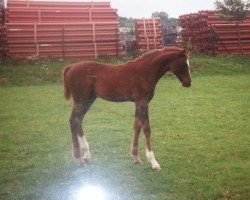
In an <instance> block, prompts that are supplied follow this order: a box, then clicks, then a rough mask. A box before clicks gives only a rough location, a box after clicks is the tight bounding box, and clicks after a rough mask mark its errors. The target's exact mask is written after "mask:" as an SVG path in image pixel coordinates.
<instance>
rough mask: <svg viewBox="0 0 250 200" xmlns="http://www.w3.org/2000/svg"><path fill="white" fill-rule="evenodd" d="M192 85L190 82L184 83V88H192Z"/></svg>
mask: <svg viewBox="0 0 250 200" xmlns="http://www.w3.org/2000/svg"><path fill="white" fill-rule="evenodd" d="M191 85H192V83H191V82H190V83H182V86H183V87H190V86H191Z"/></svg>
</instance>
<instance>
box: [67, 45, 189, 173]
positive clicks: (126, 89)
mask: <svg viewBox="0 0 250 200" xmlns="http://www.w3.org/2000/svg"><path fill="white" fill-rule="evenodd" d="M188 57H189V53H188V51H186V50H185V49H182V48H179V47H165V48H162V49H156V50H152V51H150V52H147V53H145V54H143V55H142V56H141V57H139V58H136V59H134V60H132V61H128V62H127V63H124V64H119V65H111V64H103V63H99V62H94V61H82V62H78V63H74V64H71V65H69V66H66V67H65V68H64V69H63V72H62V77H63V83H64V97H65V99H66V100H70V99H72V100H73V109H72V113H71V117H70V120H69V122H70V128H71V133H72V151H73V156H74V157H75V158H76V159H77V161H78V162H79V164H80V165H83V166H84V165H86V164H88V163H89V161H90V160H91V156H90V152H89V145H88V142H87V139H86V136H85V133H84V131H83V129H82V121H83V117H84V116H85V114H86V113H87V111H88V110H89V108H90V106H91V105H92V103H93V102H94V101H95V100H96V98H102V99H104V100H107V101H112V102H124V101H132V102H134V103H135V119H134V133H133V141H132V145H131V153H132V156H133V162H134V163H135V164H139V163H141V159H140V157H139V154H138V140H139V134H140V132H141V130H143V132H144V135H145V139H146V157H147V159H148V161H149V162H150V163H151V166H152V169H154V170H160V169H161V168H160V165H159V163H158V162H157V161H156V159H155V156H154V153H153V150H152V145H151V129H150V123H149V116H148V105H149V102H150V101H151V100H152V98H153V97H154V91H155V87H156V84H157V82H158V81H159V80H160V78H161V77H162V76H163V75H164V74H165V73H166V72H167V71H170V72H172V73H173V74H174V75H175V76H176V77H177V78H178V79H179V81H180V82H181V83H182V86H184V87H190V86H191V76H190V70H189V61H188Z"/></svg>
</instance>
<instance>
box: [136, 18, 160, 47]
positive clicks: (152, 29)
mask: <svg viewBox="0 0 250 200" xmlns="http://www.w3.org/2000/svg"><path fill="white" fill-rule="evenodd" d="M135 35H136V40H137V43H138V47H139V49H141V50H147V51H149V50H151V49H159V48H162V33H161V23H160V18H151V19H136V20H135Z"/></svg>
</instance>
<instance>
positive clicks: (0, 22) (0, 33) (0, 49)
mask: <svg viewBox="0 0 250 200" xmlns="http://www.w3.org/2000/svg"><path fill="white" fill-rule="evenodd" d="M4 14H5V10H4V1H3V0H0V59H2V58H3V57H4V56H5V29H4Z"/></svg>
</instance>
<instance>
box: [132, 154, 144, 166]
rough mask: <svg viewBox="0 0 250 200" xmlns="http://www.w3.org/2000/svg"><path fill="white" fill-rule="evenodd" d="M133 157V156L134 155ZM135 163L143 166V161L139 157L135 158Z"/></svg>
mask: <svg viewBox="0 0 250 200" xmlns="http://www.w3.org/2000/svg"><path fill="white" fill-rule="evenodd" d="M132 156H133V155H132ZM133 163H134V164H141V163H142V161H141V159H140V157H139V156H133Z"/></svg>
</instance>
